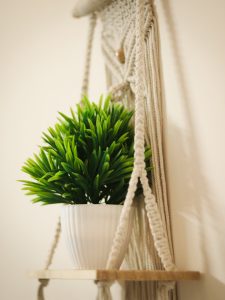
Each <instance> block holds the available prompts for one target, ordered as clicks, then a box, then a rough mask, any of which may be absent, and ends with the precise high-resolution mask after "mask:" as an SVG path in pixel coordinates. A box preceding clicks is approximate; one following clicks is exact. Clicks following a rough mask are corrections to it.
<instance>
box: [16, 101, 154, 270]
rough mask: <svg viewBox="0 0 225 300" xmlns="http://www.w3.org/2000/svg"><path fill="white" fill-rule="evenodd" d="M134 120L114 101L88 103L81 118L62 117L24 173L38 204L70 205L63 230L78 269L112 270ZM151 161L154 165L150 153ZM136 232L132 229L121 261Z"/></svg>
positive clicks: (27, 187) (63, 216)
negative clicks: (112, 250) (110, 259)
mask: <svg viewBox="0 0 225 300" xmlns="http://www.w3.org/2000/svg"><path fill="white" fill-rule="evenodd" d="M132 115H133V113H132V112H130V111H128V110H127V109H126V108H125V107H124V106H122V105H120V104H113V103H111V101H110V98H109V97H108V98H107V99H106V100H105V101H104V103H103V101H102V99H100V101H99V104H98V105H97V104H95V103H91V102H90V101H89V100H88V99H87V98H86V97H84V98H83V100H82V103H81V105H77V110H76V113H75V112H74V111H73V110H72V109H71V116H67V115H65V114H63V113H60V118H59V122H58V123H57V124H56V125H55V126H54V128H51V127H50V128H49V129H48V132H47V133H43V141H44V145H43V146H41V147H40V152H39V154H38V155H36V154H35V155H34V158H29V159H28V160H27V161H26V162H25V164H24V166H23V167H22V171H24V172H25V173H27V174H28V175H29V176H31V178H32V180H22V182H23V184H24V187H23V189H24V190H26V191H27V194H28V195H32V196H34V198H33V202H35V203H36V202H41V203H42V204H57V203H60V204H64V205H63V207H62V213H61V223H62V230H63V234H64V235H65V238H66V242H67V244H68V248H69V250H70V252H71V255H72V257H73V261H74V267H75V268H104V267H105V266H106V261H107V257H108V253H109V251H110V248H111V245H112V240H113V237H114V234H115V230H116V227H117V223H118V220H119V217H120V213H121V210H122V204H123V201H124V199H125V196H126V192H127V189H128V183H129V180H130V176H131V173H132V168H133V162H134V149H133V141H134V132H133V127H132V125H131V124H130V121H131V118H132ZM145 156H146V161H148V162H149V161H150V156H151V151H150V149H149V148H146V151H145ZM149 169H150V166H149V163H148V170H149ZM96 204H98V205H96ZM130 230H131V223H130V228H129V230H128V232H127V233H125V235H126V238H125V244H124V247H123V248H124V249H122V251H121V253H122V255H121V258H122V257H123V253H124V252H125V250H126V247H127V244H128V241H129V236H130Z"/></svg>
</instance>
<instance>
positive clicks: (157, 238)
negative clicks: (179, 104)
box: [107, 0, 175, 270]
mask: <svg viewBox="0 0 225 300" xmlns="http://www.w3.org/2000/svg"><path fill="white" fill-rule="evenodd" d="M143 16H144V0H137V1H136V20H135V22H136V23H135V31H136V32H135V33H136V41H135V44H136V45H135V46H136V65H135V70H136V74H135V76H136V80H135V137H134V168H133V173H132V175H131V179H130V183H129V187H128V192H127V196H126V199H125V202H124V206H123V210H122V213H121V217H120V221H119V224H118V227H117V231H116V235H115V238H114V242H113V246H112V249H111V252H110V255H109V258H108V263H107V268H109V269H114V268H118V265H117V258H118V257H119V251H120V245H121V243H122V241H123V236H124V234H123V233H124V231H125V230H126V227H127V222H128V218H129V214H130V210H131V206H132V202H133V198H134V195H135V191H136V187H137V183H138V180H140V182H141V184H142V187H143V194H144V201H145V209H146V212H147V217H148V221H149V225H150V229H151V232H152V235H153V240H154V245H155V248H156V250H157V252H158V255H159V257H160V258H161V261H162V263H163V266H164V268H165V269H166V270H173V269H175V266H174V264H173V260H172V256H171V253H170V249H169V244H168V240H167V237H166V234H165V232H164V227H163V224H162V220H161V217H160V213H159V209H158V207H157V203H156V199H155V197H154V195H153V194H152V191H151V188H150V187H149V182H148V178H147V172H146V170H145V161H144V149H145V145H144V143H145V141H144V126H145V124H144V89H145V86H144V80H143V79H144V76H145V74H144V70H145V68H144V53H143V51H144V50H143V49H144V33H143V26H144V18H143Z"/></svg>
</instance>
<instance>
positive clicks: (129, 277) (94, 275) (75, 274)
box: [29, 270, 200, 281]
mask: <svg viewBox="0 0 225 300" xmlns="http://www.w3.org/2000/svg"><path fill="white" fill-rule="evenodd" d="M29 277H31V278H37V279H71V280H104V281H115V280H118V281H181V280H199V279H200V272H198V271H161V270H160V271H159V270H154V271H148V270H144V271H142V270H141V271H137V270H39V271H33V272H30V274H29Z"/></svg>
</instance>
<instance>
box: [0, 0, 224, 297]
mask: <svg viewBox="0 0 225 300" xmlns="http://www.w3.org/2000/svg"><path fill="white" fill-rule="evenodd" d="M73 2H74V1H72V0H70V1H58V2H57V1H53V0H48V1H43V0H39V1H28V0H21V1H12V0H0V43H1V45H0V137H1V142H0V143H1V147H0V160H1V173H0V177H1V189H0V199H1V210H0V237H1V244H0V299H2V300H14V299H19V300H22V299H26V300H28V299H35V292H36V286H37V283H36V282H35V281H33V280H28V279H27V278H26V272H27V271H28V270H31V269H39V268H41V267H42V265H43V263H44V260H45V257H46V253H47V250H48V247H49V244H50V242H51V239H52V236H53V232H54V226H55V223H56V219H57V215H58V212H59V208H57V207H53V206H52V207H40V206H39V205H32V204H31V203H30V201H29V198H26V197H25V196H24V195H23V192H21V191H20V187H21V185H20V184H19V183H17V182H16V180H17V179H20V178H21V177H22V176H23V175H22V174H21V172H20V167H21V165H22V163H23V162H24V160H25V159H26V158H27V157H28V156H29V155H31V153H33V152H34V151H37V145H38V143H40V135H41V132H42V131H43V130H45V129H46V128H47V127H48V126H49V125H51V124H53V123H54V122H55V120H56V115H57V111H65V112H66V111H68V108H69V107H70V106H71V105H73V103H74V102H75V101H78V100H79V92H80V85H81V74H82V67H83V60H84V49H85V34H86V29H87V20H86V19H84V20H73V19H72V18H71V16H70V11H71V9H72V7H73ZM156 3H157V4H158V13H159V19H160V21H159V23H160V34H161V47H162V63H163V82H164V87H165V97H164V98H165V99H164V102H165V103H164V107H165V120H164V121H165V122H164V124H165V143H166V149H165V150H166V151H165V153H166V158H167V175H168V181H169V194H170V201H171V211H172V219H173V233H174V242H175V254H176V260H177V264H178V266H179V267H180V268H187V269H189V268H191V269H200V270H201V271H203V272H205V273H206V275H205V277H204V279H203V280H202V281H201V282H200V283H184V284H182V285H181V286H180V294H181V295H182V299H183V300H190V299H192V300H223V299H224V297H225V287H224V285H225V271H224V269H225V256H224V250H225V226H224V225H225V221H224V217H225V202H224V199H223V198H224V195H225V192H224V175H223V170H224V169H225V159H224V153H225V151H224V150H225V149H224V148H225V141H224V133H223V128H224V126H225V121H224V117H223V116H224V112H225V107H224V106H225V84H224V82H223V81H224V76H225V55H224V53H225V40H224V33H223V29H224V27H225V19H224V11H225V2H224V1H222V0H216V1H212V0H211V1H210V0H208V1H200V0H199V1H193V0H190V1H184V0H182V1H178V0H171V1H169V2H168V1H167V0H165V1H159V0H158V1H157V2H156ZM98 35H99V33H98ZM93 68H94V72H92V78H93V79H94V82H93V81H92V93H91V94H92V95H93V98H94V99H96V98H97V97H98V95H99V94H100V93H102V91H103V90H104V84H105V81H104V79H103V78H104V75H103V66H102V57H101V52H100V47H99V45H97V47H96V49H95V59H94V66H93ZM69 266H70V261H69V259H68V258H67V254H66V250H65V249H64V245H63V243H60V246H59V249H58V251H57V254H56V257H55V263H54V267H58V268H60V267H64V268H67V267H69ZM95 293H96V290H95V286H94V284H92V283H85V282H52V283H51V285H50V286H49V289H48V291H47V295H48V299H49V300H51V299H54V300H61V299H68V300H70V299H71V300H72V299H95ZM115 299H118V296H116V297H115Z"/></svg>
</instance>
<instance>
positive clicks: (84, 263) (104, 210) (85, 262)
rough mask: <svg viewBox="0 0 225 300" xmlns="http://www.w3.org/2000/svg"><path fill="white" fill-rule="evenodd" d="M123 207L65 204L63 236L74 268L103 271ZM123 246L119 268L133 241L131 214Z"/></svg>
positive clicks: (63, 209) (62, 215)
mask: <svg viewBox="0 0 225 300" xmlns="http://www.w3.org/2000/svg"><path fill="white" fill-rule="evenodd" d="M121 211H122V205H105V204H84V205H82V204H81V205H65V206H63V207H62V211H61V224H62V234H63V236H64V239H65V241H66V245H67V248H68V250H69V253H70V256H71V257H72V260H73V266H74V268H75V269H104V268H105V267H106V263H107V259H108V256H109V252H110V249H111V246H112V241H113V238H114V235H115V232H116V228H117V225H118V222H119V217H120V214H121ZM130 215H131V217H130V220H129V226H128V230H127V232H124V235H125V239H124V244H123V245H122V247H121V249H120V258H119V262H118V267H119V266H120V264H121V263H122V260H123V257H124V254H125V252H126V250H127V246H128V243H129V240H130V235H131V228H132V221H133V210H132V211H131V214H130Z"/></svg>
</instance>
